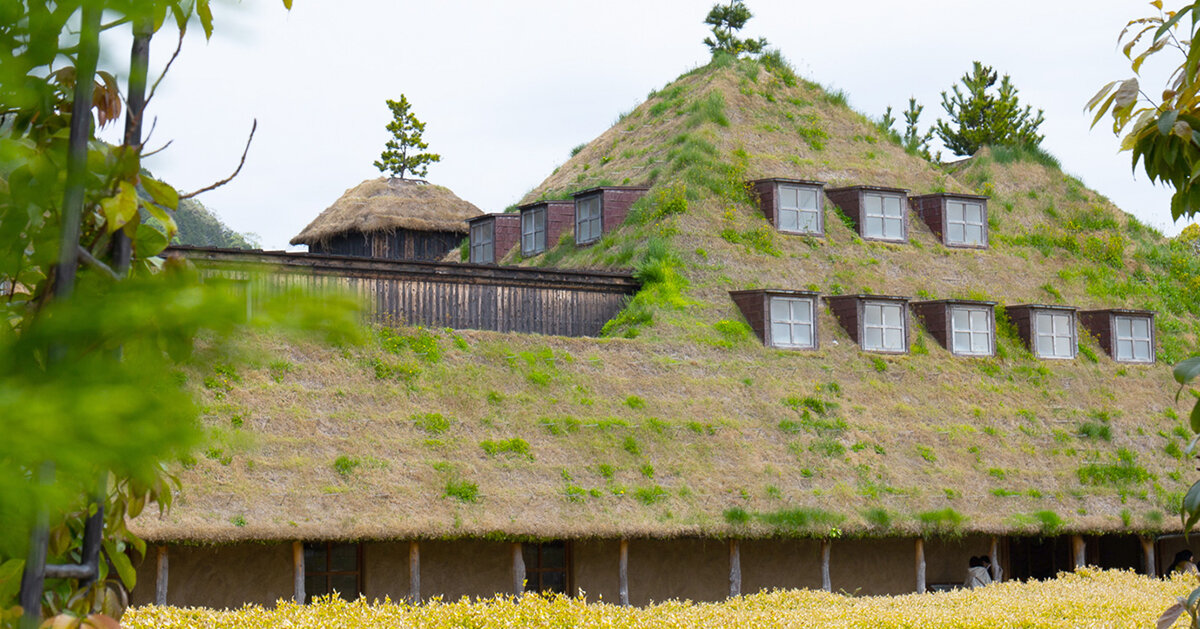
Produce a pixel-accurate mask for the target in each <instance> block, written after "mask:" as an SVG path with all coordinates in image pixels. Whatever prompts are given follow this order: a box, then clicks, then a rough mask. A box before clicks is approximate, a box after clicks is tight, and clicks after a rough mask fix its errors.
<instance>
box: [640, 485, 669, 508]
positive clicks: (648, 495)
mask: <svg viewBox="0 0 1200 629" xmlns="http://www.w3.org/2000/svg"><path fill="white" fill-rule="evenodd" d="M668 495H670V494H668V493H667V490H665V489H663V488H662V487H659V486H658V485H651V486H650V487H638V488H637V489H635V490H634V491H633V497H634V499H636V500H637V501H638V502H640V503H642V504H644V505H646V506H650V505H652V504H655V503H659V502H662V501H664V500H666V499H667V496H668Z"/></svg>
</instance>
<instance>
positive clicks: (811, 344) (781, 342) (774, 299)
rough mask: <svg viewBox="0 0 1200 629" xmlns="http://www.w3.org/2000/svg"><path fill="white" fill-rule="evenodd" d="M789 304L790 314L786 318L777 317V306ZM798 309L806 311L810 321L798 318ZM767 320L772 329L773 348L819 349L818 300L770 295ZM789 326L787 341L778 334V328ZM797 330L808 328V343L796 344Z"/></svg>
mask: <svg viewBox="0 0 1200 629" xmlns="http://www.w3.org/2000/svg"><path fill="white" fill-rule="evenodd" d="M777 303H778V304H787V308H788V313H787V316H786V317H784V318H779V319H777V318H776V317H775V305H776V304H777ZM797 308H802V310H801V312H804V311H806V314H807V315H808V320H807V321H804V320H803V319H802V318H797V317H796V314H797ZM767 319H768V323H769V325H770V329H771V346H772V347H782V348H785V349H816V347H817V300H816V298H814V297H794V296H790V295H770V296H768V298H767ZM777 325H780V326H787V329H788V335H787V338H786V339H782V338H780V336H779V335H777V334H776V326H777ZM797 328H808V343H799V342H796V331H797Z"/></svg>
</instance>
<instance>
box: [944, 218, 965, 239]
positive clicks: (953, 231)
mask: <svg viewBox="0 0 1200 629" xmlns="http://www.w3.org/2000/svg"><path fill="white" fill-rule="evenodd" d="M966 239H967V234H966V229H965V228H964V227H963V226H962V224H961V223H950V224H949V225H947V226H946V242H965V241H966Z"/></svg>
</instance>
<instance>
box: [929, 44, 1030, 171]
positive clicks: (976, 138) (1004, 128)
mask: <svg viewBox="0 0 1200 629" xmlns="http://www.w3.org/2000/svg"><path fill="white" fill-rule="evenodd" d="M996 76H997V74H996V72H995V71H993V70H992V68H991V67H989V66H985V65H983V64H982V63H980V62H978V61H976V62H974V64H973V68H972V71H971V72H970V73H969V74H965V75H963V77H962V84H963V87H965V88H966V94H963V92H962V91H961V90H960V89H959V87H958V86H957V85H955V86H953V87H952V88H951V89H952V91H953V94H954V95H953V97H951V96H950V95H949V94H948V93H947V92H942V108H943V109H945V110H946V115H947V116H948V117H949V119H950V122H949V123H947V122H945V121H943V120H940V119H939V120H938V121H937V123H936V124H935V129H936V130H937V134H938V137H940V138H941V139H942V143H943V144H944V145H945V146H946V148H947V149H949V150H950V151H952V152H953V153H954V154H955V155H974V154H975V153H976V152H977V151H978V150H979V149H980V148H982V147H984V146H995V145H1007V146H1020V147H1036V146H1039V145H1040V144H1041V143H1042V138H1043V136H1041V135H1038V133H1037V130H1038V127H1039V126H1041V124H1042V122H1043V120H1044V119H1043V117H1042V111H1041V110H1040V109H1039V110H1038V112H1037V115H1036V116H1033V115H1032V114H1033V112H1032V108H1031V107H1029V106H1026V107H1025V108H1024V109H1022V108H1021V105H1020V102H1019V100H1018V98H1017V88H1015V87H1013V85H1012V82H1011V81H1010V80H1009V77H1008V75H1004V77H1003V78H1002V79H1001V81H1000V87H999V90H998V91H997V92H996V93H995V94H992V93H989V91H988V89H989V88H991V87H992V86H993V85H995V84H996Z"/></svg>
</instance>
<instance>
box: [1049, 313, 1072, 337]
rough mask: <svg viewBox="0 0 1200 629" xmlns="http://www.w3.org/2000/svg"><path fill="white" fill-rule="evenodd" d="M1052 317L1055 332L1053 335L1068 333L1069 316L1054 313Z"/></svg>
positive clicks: (1069, 325)
mask: <svg viewBox="0 0 1200 629" xmlns="http://www.w3.org/2000/svg"><path fill="white" fill-rule="evenodd" d="M1053 319H1054V334H1055V336H1062V335H1064V334H1069V333H1070V328H1071V318H1070V317H1068V316H1067V315H1059V314H1056V315H1054V316H1053Z"/></svg>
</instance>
